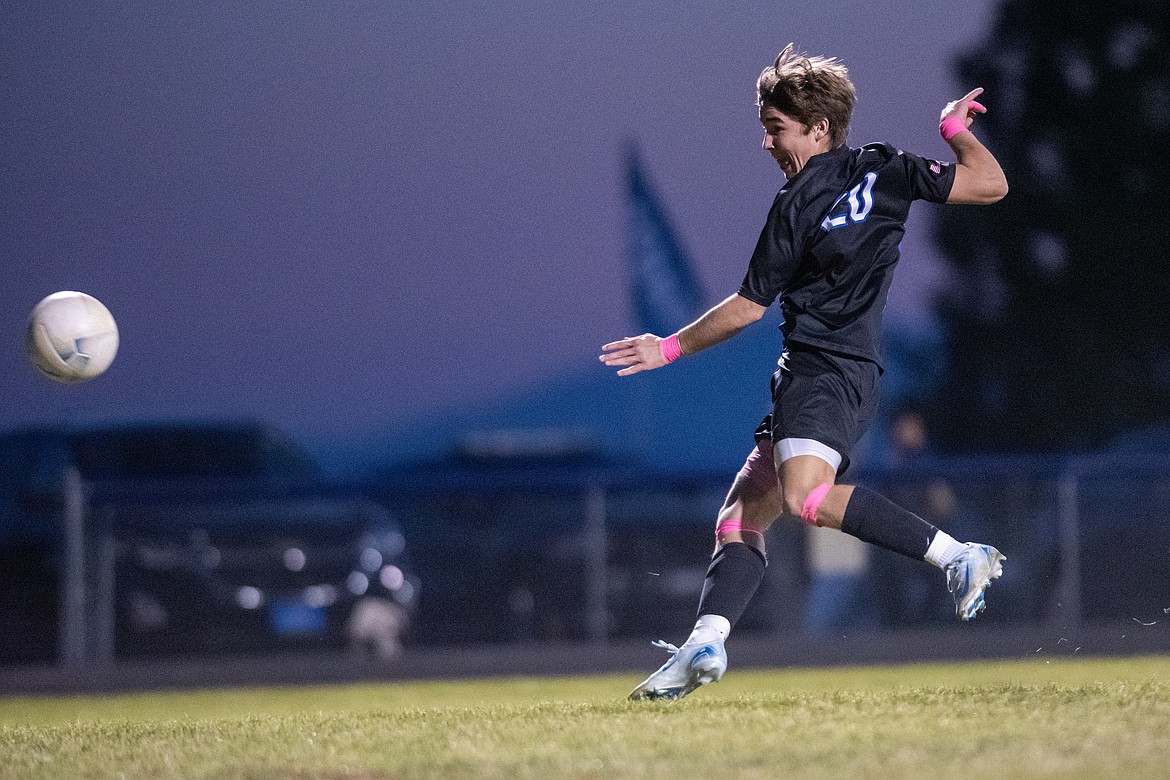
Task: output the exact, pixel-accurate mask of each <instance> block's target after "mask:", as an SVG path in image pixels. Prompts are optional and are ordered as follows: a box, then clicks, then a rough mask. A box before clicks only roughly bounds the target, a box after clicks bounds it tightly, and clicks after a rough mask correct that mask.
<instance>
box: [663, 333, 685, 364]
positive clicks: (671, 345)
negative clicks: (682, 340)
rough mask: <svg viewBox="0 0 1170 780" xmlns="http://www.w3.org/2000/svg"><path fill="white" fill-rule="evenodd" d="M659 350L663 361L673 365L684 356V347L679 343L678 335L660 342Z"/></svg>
mask: <svg viewBox="0 0 1170 780" xmlns="http://www.w3.org/2000/svg"><path fill="white" fill-rule="evenodd" d="M658 349H659V351H660V352H662V359H663V360H665V361H666V362H667V363H673V362H674V361H676V360H678V359H679V358H680V357H682V355H683V351H682V347H680V346H679V343H678V334H677V333H675V334H674V335H671V336H667V337H666V338H664V339H662V340H661V341H659V342H658Z"/></svg>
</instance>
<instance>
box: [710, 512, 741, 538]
mask: <svg viewBox="0 0 1170 780" xmlns="http://www.w3.org/2000/svg"><path fill="white" fill-rule="evenodd" d="M741 528H743V521H742V520H739V519H737V518H731V517H729V518H727V519H726V520H720V521H719V523H718V525H716V526H715V536H716V537H720V536H722V535H723V534H729V533H731V532H732V531H738V530H740V529H741Z"/></svg>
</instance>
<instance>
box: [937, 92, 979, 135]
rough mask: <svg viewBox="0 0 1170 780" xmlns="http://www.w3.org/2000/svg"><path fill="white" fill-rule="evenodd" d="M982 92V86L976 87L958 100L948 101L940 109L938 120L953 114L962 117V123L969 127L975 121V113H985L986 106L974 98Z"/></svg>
mask: <svg viewBox="0 0 1170 780" xmlns="http://www.w3.org/2000/svg"><path fill="white" fill-rule="evenodd" d="M982 94H983V87H976V88H975V89H973V90H971V91H970V92H968V93H967V94H966V95H963V97H961V98H959V99H958V100H952V101H951V102H950V103H947V106H946V108H944V109H943V110H942V114H940V115H939V118H938V121H939V122H942V121H943V120H944V119H946V118H947V117H949V116H955V117H958V118H959V119H962V120H963V124H965V125H966V126H967V127H970V126H971V123H972V122H974V121H975V115H976V114H986V113H987V108H986V107H985V106H984V105H983V104H982V103H980V102H978V101H977V100H975V98H977V97H979V96H980V95H982Z"/></svg>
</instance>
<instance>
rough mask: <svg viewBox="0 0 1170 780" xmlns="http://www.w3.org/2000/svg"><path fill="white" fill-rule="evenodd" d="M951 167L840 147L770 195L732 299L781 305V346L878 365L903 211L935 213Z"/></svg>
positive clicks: (877, 148) (882, 148) (886, 149)
mask: <svg viewBox="0 0 1170 780" xmlns="http://www.w3.org/2000/svg"><path fill="white" fill-rule="evenodd" d="M954 181H955V166H954V165H952V164H949V163H944V162H939V161H936V160H927V159H923V158H922V157H918V156H916V155H913V154H909V153H907V152H902V151H900V150H898V149H895V148H894V147H892V146H890V145H888V144H869V145H867V146H863V147H861V148H860V149H853V148H850V147H848V146H840V147H838V148H836V149H833V150H831V151H828V152H824V153H822V154H818V155H816V156H815V157H813V158H812V159H811V160H809V161H808V164H807V165H805V167H804V168H803V169H802V170H801V171H800V172H799V173H797V174H796V175H795V176H793V177H792V179H790V180H789V181H788V183H787V184H785V185H784V188H783V189H781V190H780V192H779V193H778V194H777V195H776V200H775V201H774V202H773V203H772V210H771V211H770V212H768V220H767V222H766V223H765V224H764V230H763V232H762V233H761V234H760V240H759V242H758V243H757V244H756V251H755V252H754V253H753V254H752V259H751V264H750V265H749V266H748V271H747V275H746V276H745V277H744V280H743V286H742V287H741V288H740V291H739V294H740V295H742V296H743V297H744V298H747V299H748V300H749V301H754V302H756V303H758V304H760V305H761V306H770V305H771V304H772V302H773V301H774V300H776V297H777V296H780V297H781V303H782V306H783V312H784V324H783V325H782V326H781V330H782V331H783V333H784V340H785V343H786V344H787V343H800V344H806V345H809V346H813V347H818V348H822V349H825V350H828V351H831V352H834V353H838V354H841V355H849V356H853V357H858V358H862V359H865V360H872V361H874V362H875V363H879V364H880V363H881V349H880V343H881V320H882V310H883V309H884V308H885V305H886V293H887V291H888V290H889V287H890V281H891V280H892V279H893V274H894V266H895V265H896V264H897V262H898V257H899V252H898V244H899V242H901V240H902V235H903V234H904V233H905V231H906V217H907V216H908V215H909V213H910V204H911V202H913V201H914V200H917V199H919V198H921V199H924V200H929V201H933V202H935V203H942V202H944V201H946V199H947V196H948V195H949V194H950V192H951V186H952V185H953V184H954Z"/></svg>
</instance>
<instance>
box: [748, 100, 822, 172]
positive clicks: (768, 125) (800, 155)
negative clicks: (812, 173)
mask: <svg viewBox="0 0 1170 780" xmlns="http://www.w3.org/2000/svg"><path fill="white" fill-rule="evenodd" d="M760 124H762V125H763V126H764V151H766V152H767V153H768V154H770V155H772V157H773V159H775V160H776V162H777V163H779V164H780V170H782V171H784V175H785V176H787V177H788V178H790V179H791V178H792V177H793V176H795V175H796V174H798V173H800V171H801V169H802V168H804V166H805V163H807V162H808V161H809V159H810V158H811V157H813V156H814V155H817V154H820V153H821V152H824V151H827V149H826V148H825V146H826V145H825V144H824V143H823V142H822V140H820V139H818V137H817V134H816V133H814V132H813V130H812V129H809V130H806V129H805V128H804V125H802V124H801V123H800V122H797V121H796V120H795V119H793V118H792V117H790V116H788V114H785V113H784V112H783V111H781V110H779V109H777V108H773V107H771V106H764V107H763V108H761V109H760Z"/></svg>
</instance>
